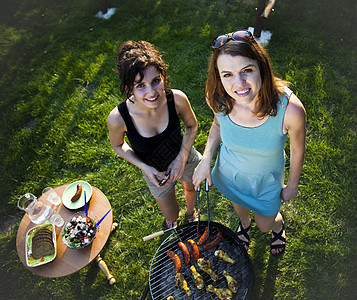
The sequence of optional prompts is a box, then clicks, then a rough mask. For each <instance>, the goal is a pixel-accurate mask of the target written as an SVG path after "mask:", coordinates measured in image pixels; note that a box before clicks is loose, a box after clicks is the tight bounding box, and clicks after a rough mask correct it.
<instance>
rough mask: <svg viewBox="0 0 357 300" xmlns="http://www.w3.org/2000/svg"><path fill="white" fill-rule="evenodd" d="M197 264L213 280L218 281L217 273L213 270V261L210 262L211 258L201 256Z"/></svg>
mask: <svg viewBox="0 0 357 300" xmlns="http://www.w3.org/2000/svg"><path fill="white" fill-rule="evenodd" d="M197 265H198V267H199V268H200V269H201V270H202V271H203V272H205V273H207V274H208V275H209V276H210V277H211V278H212V280H213V281H216V280H217V279H218V276H217V274H216V273H215V272H214V271H213V270H212V267H211V263H210V262H209V260H205V259H203V258H199V259H198V260H197Z"/></svg>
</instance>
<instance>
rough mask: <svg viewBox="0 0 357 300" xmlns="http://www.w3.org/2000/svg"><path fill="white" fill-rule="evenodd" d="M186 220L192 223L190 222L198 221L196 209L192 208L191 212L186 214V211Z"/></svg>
mask: <svg viewBox="0 0 357 300" xmlns="http://www.w3.org/2000/svg"><path fill="white" fill-rule="evenodd" d="M186 220H187V221H188V223H192V222H197V221H198V214H197V212H196V209H195V208H194V209H193V212H192V214H188V213H187V212H186Z"/></svg>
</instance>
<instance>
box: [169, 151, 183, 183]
mask: <svg viewBox="0 0 357 300" xmlns="http://www.w3.org/2000/svg"><path fill="white" fill-rule="evenodd" d="M185 165H186V161H185V160H184V159H182V158H181V157H180V156H179V155H178V156H177V157H176V158H175V159H174V160H173V161H172V163H171V164H170V165H169V167H168V168H167V171H166V172H165V173H166V174H170V178H169V181H170V182H175V181H176V180H178V179H180V178H181V177H182V174H183V172H184V170H185Z"/></svg>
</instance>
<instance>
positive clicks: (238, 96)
mask: <svg viewBox="0 0 357 300" xmlns="http://www.w3.org/2000/svg"><path fill="white" fill-rule="evenodd" d="M211 48H212V55H211V58H210V64H209V71H208V77H207V82H206V97H207V98H206V101H207V104H208V105H209V106H210V108H211V109H212V111H213V113H214V120H213V123H212V126H211V129H210V133H209V136H208V139H207V144H206V147H205V151H204V154H203V157H202V160H201V162H200V163H199V165H198V166H197V168H196V170H195V172H194V176H193V184H194V185H195V189H197V188H198V185H199V184H200V183H201V182H202V181H203V180H204V179H206V180H207V181H208V183H209V184H210V185H212V184H214V185H215V186H216V187H217V189H218V190H219V191H220V192H221V193H222V194H223V195H224V196H225V197H226V198H228V199H229V200H230V201H232V204H233V206H234V209H235V211H236V213H237V214H238V216H239V218H240V222H239V225H238V230H237V235H238V238H239V239H240V240H241V242H242V243H244V245H245V247H246V249H248V246H249V240H250V237H249V234H250V223H251V211H253V212H254V218H255V223H256V225H257V227H258V228H259V229H260V230H261V231H262V232H268V231H270V230H272V239H271V253H272V254H273V255H277V254H281V253H283V252H284V250H285V244H286V236H285V226H284V221H283V217H282V215H281V213H280V207H281V203H282V200H283V201H284V202H286V201H288V200H291V199H293V198H294V197H296V196H297V194H298V183H299V178H300V175H301V171H302V166H303V161H304V154H305V135H306V129H305V128H306V113H305V109H304V106H303V105H302V103H301V102H300V100H299V99H298V98H297V97H296V96H295V95H294V94H293V92H292V91H291V90H290V89H289V88H288V87H287V85H288V83H287V82H285V81H283V80H281V79H280V78H278V77H276V76H274V74H273V70H272V67H271V63H270V58H269V57H268V54H267V52H266V51H265V49H264V48H263V46H262V45H260V44H259V43H258V42H257V41H256V40H255V39H254V37H253V36H252V34H251V33H250V32H249V31H247V30H238V31H235V32H232V33H230V34H224V35H220V36H218V37H216V38H215V39H214V40H213V41H212V43H211ZM287 135H289V138H290V174H289V179H288V181H287V184H286V185H284V183H283V182H284V169H285V152H284V147H285V142H286V137H287ZM220 143H221V145H220ZM219 145H220V150H219V154H218V157H217V160H216V163H215V166H214V168H213V170H212V172H211V160H212V158H213V155H214V153H215V151H216V149H217V148H218V146H219Z"/></svg>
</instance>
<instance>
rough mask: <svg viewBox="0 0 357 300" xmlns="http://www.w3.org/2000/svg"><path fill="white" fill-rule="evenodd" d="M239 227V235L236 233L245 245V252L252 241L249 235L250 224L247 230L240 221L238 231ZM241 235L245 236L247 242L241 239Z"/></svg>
mask: <svg viewBox="0 0 357 300" xmlns="http://www.w3.org/2000/svg"><path fill="white" fill-rule="evenodd" d="M239 227H240V230H239V231H237V233H236V234H237V238H238V240H239V241H240V242H241V243H243V244H244V247H245V250H248V247H249V241H250V237H249V235H248V231H249V230H250V224H249V226H248V227H247V228H243V225H242V222H241V221H239V224H238V228H237V230H238V229H239ZM239 235H243V236H244V237H245V238H246V239H247V240H246V241H243V240H242V239H240V238H239Z"/></svg>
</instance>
